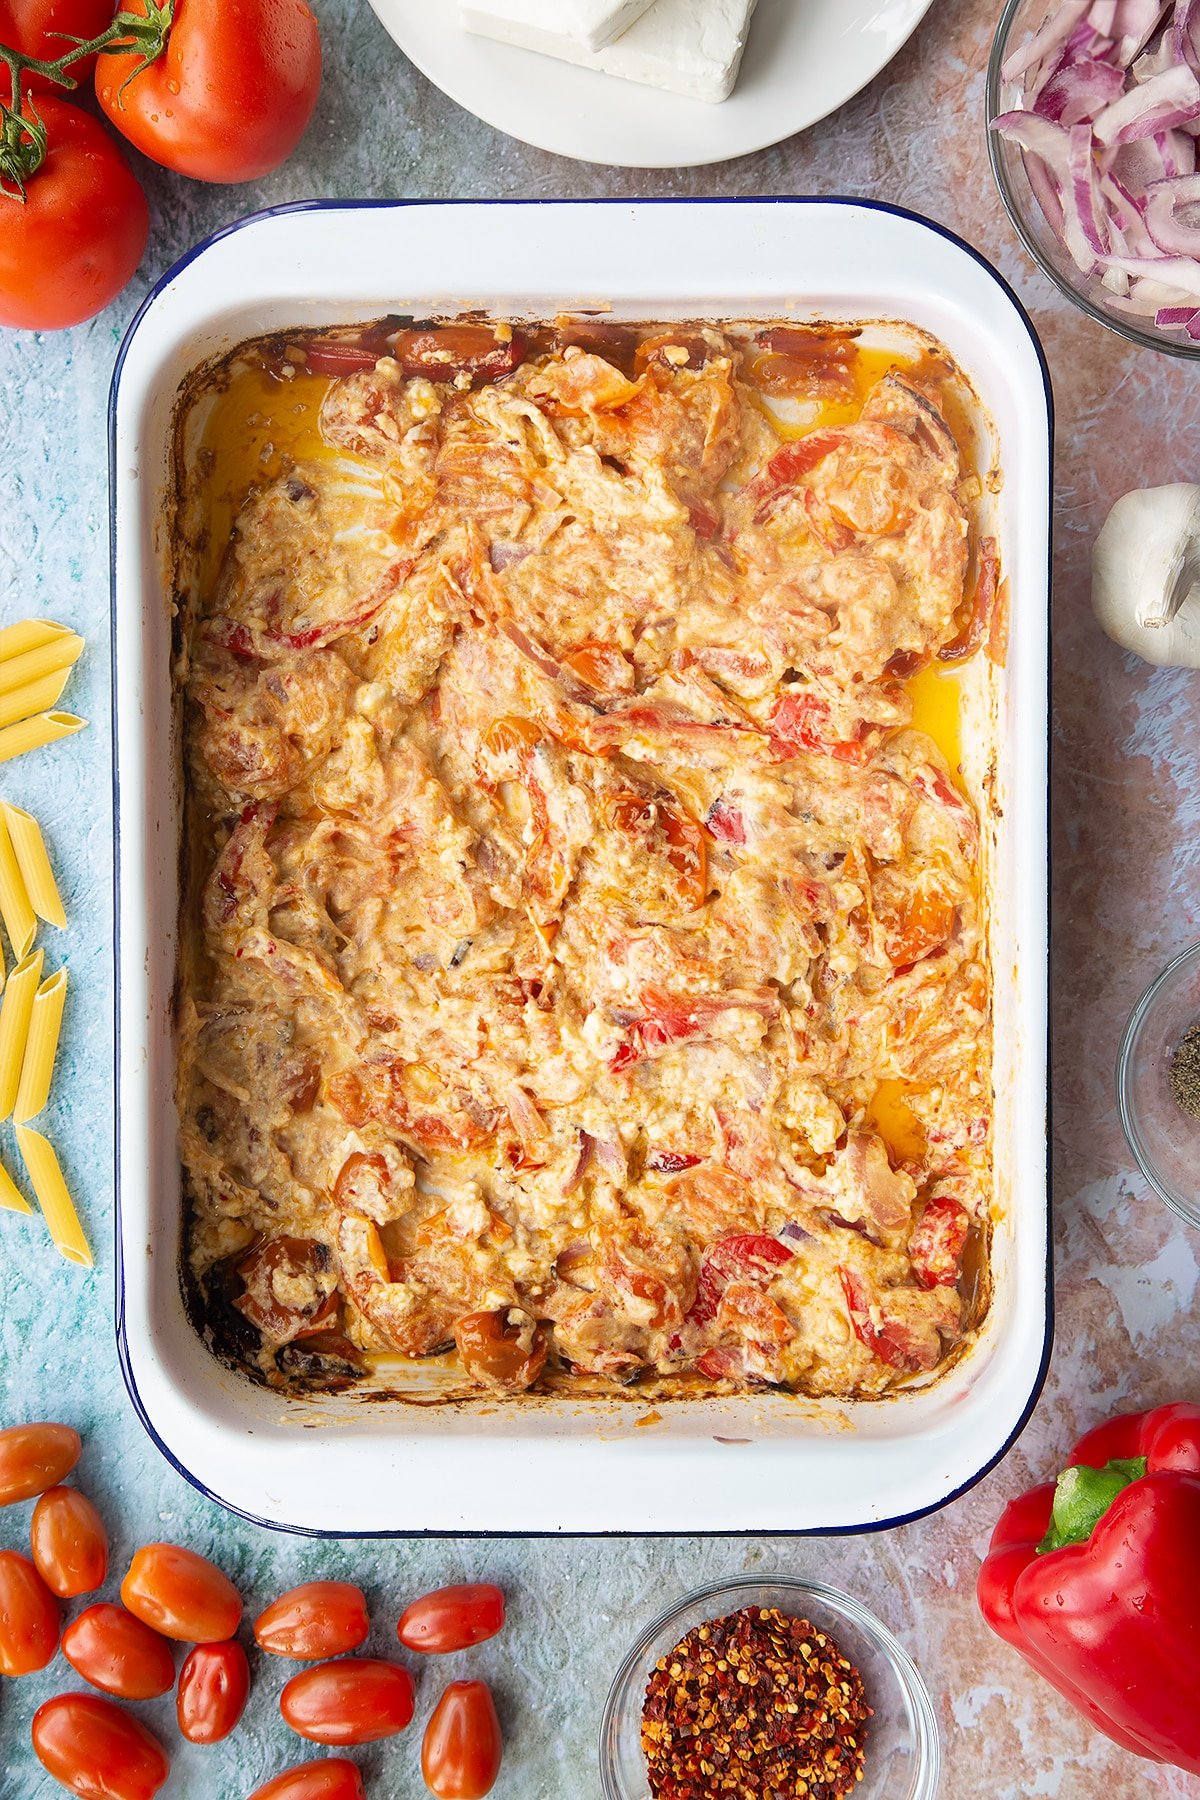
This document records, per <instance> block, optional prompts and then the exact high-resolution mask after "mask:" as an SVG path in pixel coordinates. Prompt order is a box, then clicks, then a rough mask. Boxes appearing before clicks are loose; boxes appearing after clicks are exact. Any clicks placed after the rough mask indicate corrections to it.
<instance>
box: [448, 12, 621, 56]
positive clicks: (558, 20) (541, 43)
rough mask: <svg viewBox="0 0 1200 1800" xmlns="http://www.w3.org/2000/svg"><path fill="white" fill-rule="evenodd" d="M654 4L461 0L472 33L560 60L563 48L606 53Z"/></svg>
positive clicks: (463, 22)
mask: <svg viewBox="0 0 1200 1800" xmlns="http://www.w3.org/2000/svg"><path fill="white" fill-rule="evenodd" d="M650 3H651V0H461V4H460V6H459V15H460V20H461V23H462V25H463V26H464V27H465V29H466V30H467V31H473V32H476V33H477V34H478V35H480V36H481V37H492V38H499V39H500V40H501V42H503V43H506V44H519V45H520V46H521V48H522V49H524V50H540V51H542V52H543V53H544V54H545V55H547V56H556V55H558V54H559V53H560V49H561V46H563V45H564V44H565V45H566V46H567V47H568V48H571V47H574V48H576V49H583V50H603V49H604V47H605V45H606V44H611V43H612V42H613V40H614V38H619V37H620V35H621V33H622V32H623V31H627V30H628V29H629V27H630V26H631V25H632V24H634V23H635V21H636V20H638V19H640V18H641V16H642V14H643V13H644V12H645V11H646V9H647V7H648V6H649V5H650Z"/></svg>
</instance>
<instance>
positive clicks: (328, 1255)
mask: <svg viewBox="0 0 1200 1800" xmlns="http://www.w3.org/2000/svg"><path fill="white" fill-rule="evenodd" d="M237 1273H238V1275H239V1276H240V1277H241V1279H242V1282H243V1283H244V1288H245V1291H244V1292H243V1293H242V1294H240V1295H239V1296H238V1298H237V1299H236V1300H235V1301H234V1303H233V1304H234V1305H235V1306H236V1307H237V1310H238V1311H239V1312H240V1313H241V1314H242V1315H243V1317H244V1318H246V1319H248V1320H249V1321H250V1323H251V1325H253V1326H255V1327H256V1328H257V1329H258V1330H259V1331H260V1332H261V1333H262V1335H263V1336H264V1337H265V1338H270V1339H271V1340H272V1342H274V1343H281V1344H288V1343H291V1341H292V1339H293V1338H297V1337H299V1336H300V1335H301V1334H302V1333H303V1332H305V1331H316V1330H320V1329H321V1328H322V1326H323V1325H325V1324H326V1323H328V1320H329V1318H330V1310H329V1298H330V1295H331V1294H332V1293H334V1292H335V1291H336V1288H337V1275H336V1271H335V1268H334V1259H333V1253H332V1251H331V1250H330V1248H329V1246H328V1245H327V1244H322V1243H319V1242H318V1241H317V1240H316V1239H315V1238H300V1237H272V1238H264V1239H263V1240H262V1242H261V1243H258V1244H255V1245H254V1247H253V1249H251V1250H249V1251H247V1253H246V1255H245V1256H243V1257H242V1258H241V1260H240V1261H239V1262H238V1264H237Z"/></svg>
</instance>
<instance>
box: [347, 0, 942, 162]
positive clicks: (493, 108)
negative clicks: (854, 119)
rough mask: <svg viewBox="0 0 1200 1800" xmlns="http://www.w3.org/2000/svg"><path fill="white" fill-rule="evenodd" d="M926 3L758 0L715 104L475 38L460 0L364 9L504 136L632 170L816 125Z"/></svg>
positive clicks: (888, 53) (756, 143)
mask: <svg viewBox="0 0 1200 1800" xmlns="http://www.w3.org/2000/svg"><path fill="white" fill-rule="evenodd" d="M931 4H932V0H758V10H757V12H756V13H755V15H754V23H753V25H752V26H751V29H750V41H749V43H748V44H747V46H746V55H745V59H744V61H743V63H742V72H741V75H740V77H739V80H738V85H737V88H736V90H735V91H734V93H733V95H732V96H731V98H730V99H728V100H726V101H724V102H723V103H722V104H721V105H720V106H711V105H709V104H708V103H707V102H705V101H703V100H685V99H682V98H680V96H678V95H676V94H663V93H659V92H658V91H657V90H656V89H654V88H648V87H642V86H640V85H639V84H638V83H636V82H632V81H618V80H617V79H616V78H615V77H613V76H611V75H597V74H594V73H593V72H592V71H591V70H590V69H576V68H573V67H572V66H571V65H570V64H569V63H560V62H557V61H555V60H554V59H552V58H551V57H548V56H538V55H535V54H534V53H533V52H532V51H529V50H516V49H513V48H511V47H510V46H509V45H507V44H493V43H490V42H489V41H488V40H487V39H485V38H478V37H472V36H471V35H470V34H469V33H468V32H465V31H461V30H460V29H459V26H458V24H457V19H458V6H457V0H371V5H372V6H373V7H374V8H375V11H376V12H377V13H378V14H379V17H380V19H381V20H382V21H383V24H384V26H385V27H386V28H387V30H388V31H389V32H390V33H391V35H392V36H393V37H394V38H395V40H396V42H397V43H398V44H399V46H400V48H401V49H402V50H403V51H404V53H405V55H406V56H408V57H411V59H412V61H413V62H414V63H416V65H417V67H418V69H420V70H421V71H422V72H423V73H424V74H426V75H428V77H429V79H430V81H432V82H434V83H436V85H437V86H438V87H440V88H441V89H442V90H443V92H444V93H447V94H449V96H450V98H451V99H452V100H457V101H458V103H459V105H460V106H465V107H466V109H467V111H468V112H473V113H476V114H477V115H478V116H479V118H481V119H485V120H486V121H487V123H488V124H489V125H495V126H496V127H497V129H498V130H500V131H507V132H508V133H509V135H510V136H511V137H515V138H521V139H523V140H524V142H525V143H527V144H536V145H537V146H538V148H539V149H541V150H553V151H555V152H557V154H558V155H559V156H574V157H578V158H579V160H580V161H582V162H598V163H618V164H621V165H623V166H624V167H627V168H635V169H673V168H686V167H690V166H692V165H694V164H697V163H713V162H724V161H725V160H726V159H727V158H728V157H731V156H745V155H747V154H748V153H749V152H750V151H752V150H762V149H765V148H766V146H767V145H768V144H777V143H779V141H780V139H781V138H786V137H791V136H792V134H793V132H796V131H803V130H804V129H805V127H806V126H808V125H815V124H816V122H817V120H818V119H823V118H825V116H826V114H828V113H831V112H833V111H834V110H835V109H836V108H837V107H839V106H841V105H842V104H843V103H844V102H845V101H847V100H849V99H850V98H851V97H852V96H853V95H854V94H857V93H858V91H859V89H860V88H864V87H865V86H866V85H867V83H868V81H871V80H873V79H874V77H875V76H876V75H878V73H879V71H880V69H882V68H883V67H884V66H885V64H887V63H889V62H890V61H891V60H892V57H893V56H895V54H896V52H897V50H899V48H900V46H901V45H902V44H903V43H905V42H906V41H907V39H908V38H909V37H911V35H912V33H913V32H914V31H915V30H916V28H917V26H918V25H919V24H920V22H921V20H922V19H923V18H924V17H925V14H926V13H927V12H928V11H929V8H930V6H931Z"/></svg>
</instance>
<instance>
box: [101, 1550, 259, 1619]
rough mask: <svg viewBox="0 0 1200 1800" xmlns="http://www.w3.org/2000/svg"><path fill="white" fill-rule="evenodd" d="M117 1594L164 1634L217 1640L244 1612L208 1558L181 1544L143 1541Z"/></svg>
mask: <svg viewBox="0 0 1200 1800" xmlns="http://www.w3.org/2000/svg"><path fill="white" fill-rule="evenodd" d="M121 1599H122V1600H123V1601H124V1603H125V1605H126V1606H127V1607H128V1608H129V1610H130V1612H131V1613H134V1614H136V1616H137V1617H138V1618H139V1619H141V1620H142V1621H143V1623H144V1624H146V1625H149V1626H151V1627H152V1628H153V1630H155V1631H161V1633H162V1635H163V1636H164V1637H169V1638H179V1639H180V1640H181V1641H182V1642H184V1643H189V1644H220V1643H223V1642H224V1640H225V1639H226V1638H231V1637H232V1636H233V1634H234V1632H235V1631H236V1630H237V1628H238V1624H239V1623H240V1621H241V1617H242V1596H241V1595H240V1594H239V1593H238V1591H237V1589H236V1588H235V1587H234V1585H233V1583H232V1581H230V1579H229V1577H228V1575H225V1574H223V1573H222V1571H221V1570H220V1569H218V1568H217V1566H216V1564H215V1563H210V1562H209V1561H208V1558H207V1557H204V1556H199V1555H197V1553H196V1551H195V1550H185V1549H184V1548H183V1546H182V1545H180V1544H146V1545H144V1546H143V1547H142V1549H140V1550H139V1551H138V1552H137V1554H136V1555H135V1557H134V1559H133V1561H132V1562H131V1563H130V1565H129V1573H128V1574H127V1575H126V1577H125V1579H124V1581H123V1582H122V1583H121Z"/></svg>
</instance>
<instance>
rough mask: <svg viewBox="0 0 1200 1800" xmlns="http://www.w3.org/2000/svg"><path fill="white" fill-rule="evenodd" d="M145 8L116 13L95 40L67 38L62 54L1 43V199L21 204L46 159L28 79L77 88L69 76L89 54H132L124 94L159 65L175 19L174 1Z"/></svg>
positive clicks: (152, 0)
mask: <svg viewBox="0 0 1200 1800" xmlns="http://www.w3.org/2000/svg"><path fill="white" fill-rule="evenodd" d="M143 4H144V6H145V8H146V10H145V12H144V13H135V12H125V11H121V12H118V13H117V15H116V17H115V18H114V19H113V21H112V23H111V24H110V25H109V26H108V27H107V28H106V29H105V30H104V31H102V32H101V33H100V35H99V37H94V38H76V37H72V38H70V39H69V47H68V48H67V49H66V50H64V51H63V53H62V55H61V56H56V57H41V56H25V55H24V54H23V53H22V52H21V51H20V50H14V49H13V48H12V47H11V45H8V44H3V43H0V66H2V67H3V68H4V69H6V70H7V72H8V99H7V101H2V102H0V197H3V198H7V199H9V200H17V201H24V199H25V184H26V182H27V181H29V180H30V178H31V177H32V176H34V175H36V174H37V172H38V170H39V169H40V168H41V166H42V164H43V162H44V161H45V160H46V150H47V147H48V137H47V132H46V127H45V125H44V123H43V121H42V119H41V116H40V114H39V113H38V110H37V105H36V102H35V101H34V100H33V99H32V97H31V96H30V95H29V94H28V93H27V92H26V91H25V81H26V78H27V77H28V76H30V75H40V76H41V77H42V78H43V79H44V80H46V81H49V82H53V84H54V85H55V86H56V87H61V88H66V89H67V90H68V91H69V90H71V89H73V88H76V87H78V85H79V84H78V82H77V81H76V79H75V77H74V76H73V75H72V74H71V65H72V63H77V62H80V61H82V59H83V58H84V57H87V56H106V55H107V56H136V57H137V62H136V63H135V64H134V67H133V68H132V69H131V70H130V72H129V74H128V75H127V76H126V77H125V80H124V81H123V82H122V83H121V89H120V94H123V93H124V92H125V89H126V88H127V87H128V86H129V83H130V82H131V81H133V80H135V79H136V77H137V76H139V75H140V74H141V72H142V70H143V69H148V68H149V67H150V64H151V63H153V62H157V61H158V58H159V57H160V56H161V55H162V53H163V51H164V50H165V49H166V47H167V39H168V37H169V36H170V33H171V26H172V24H173V23H174V20H175V0H143ZM63 35H64V36H65V34H63ZM120 94H118V100H119V99H120Z"/></svg>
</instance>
